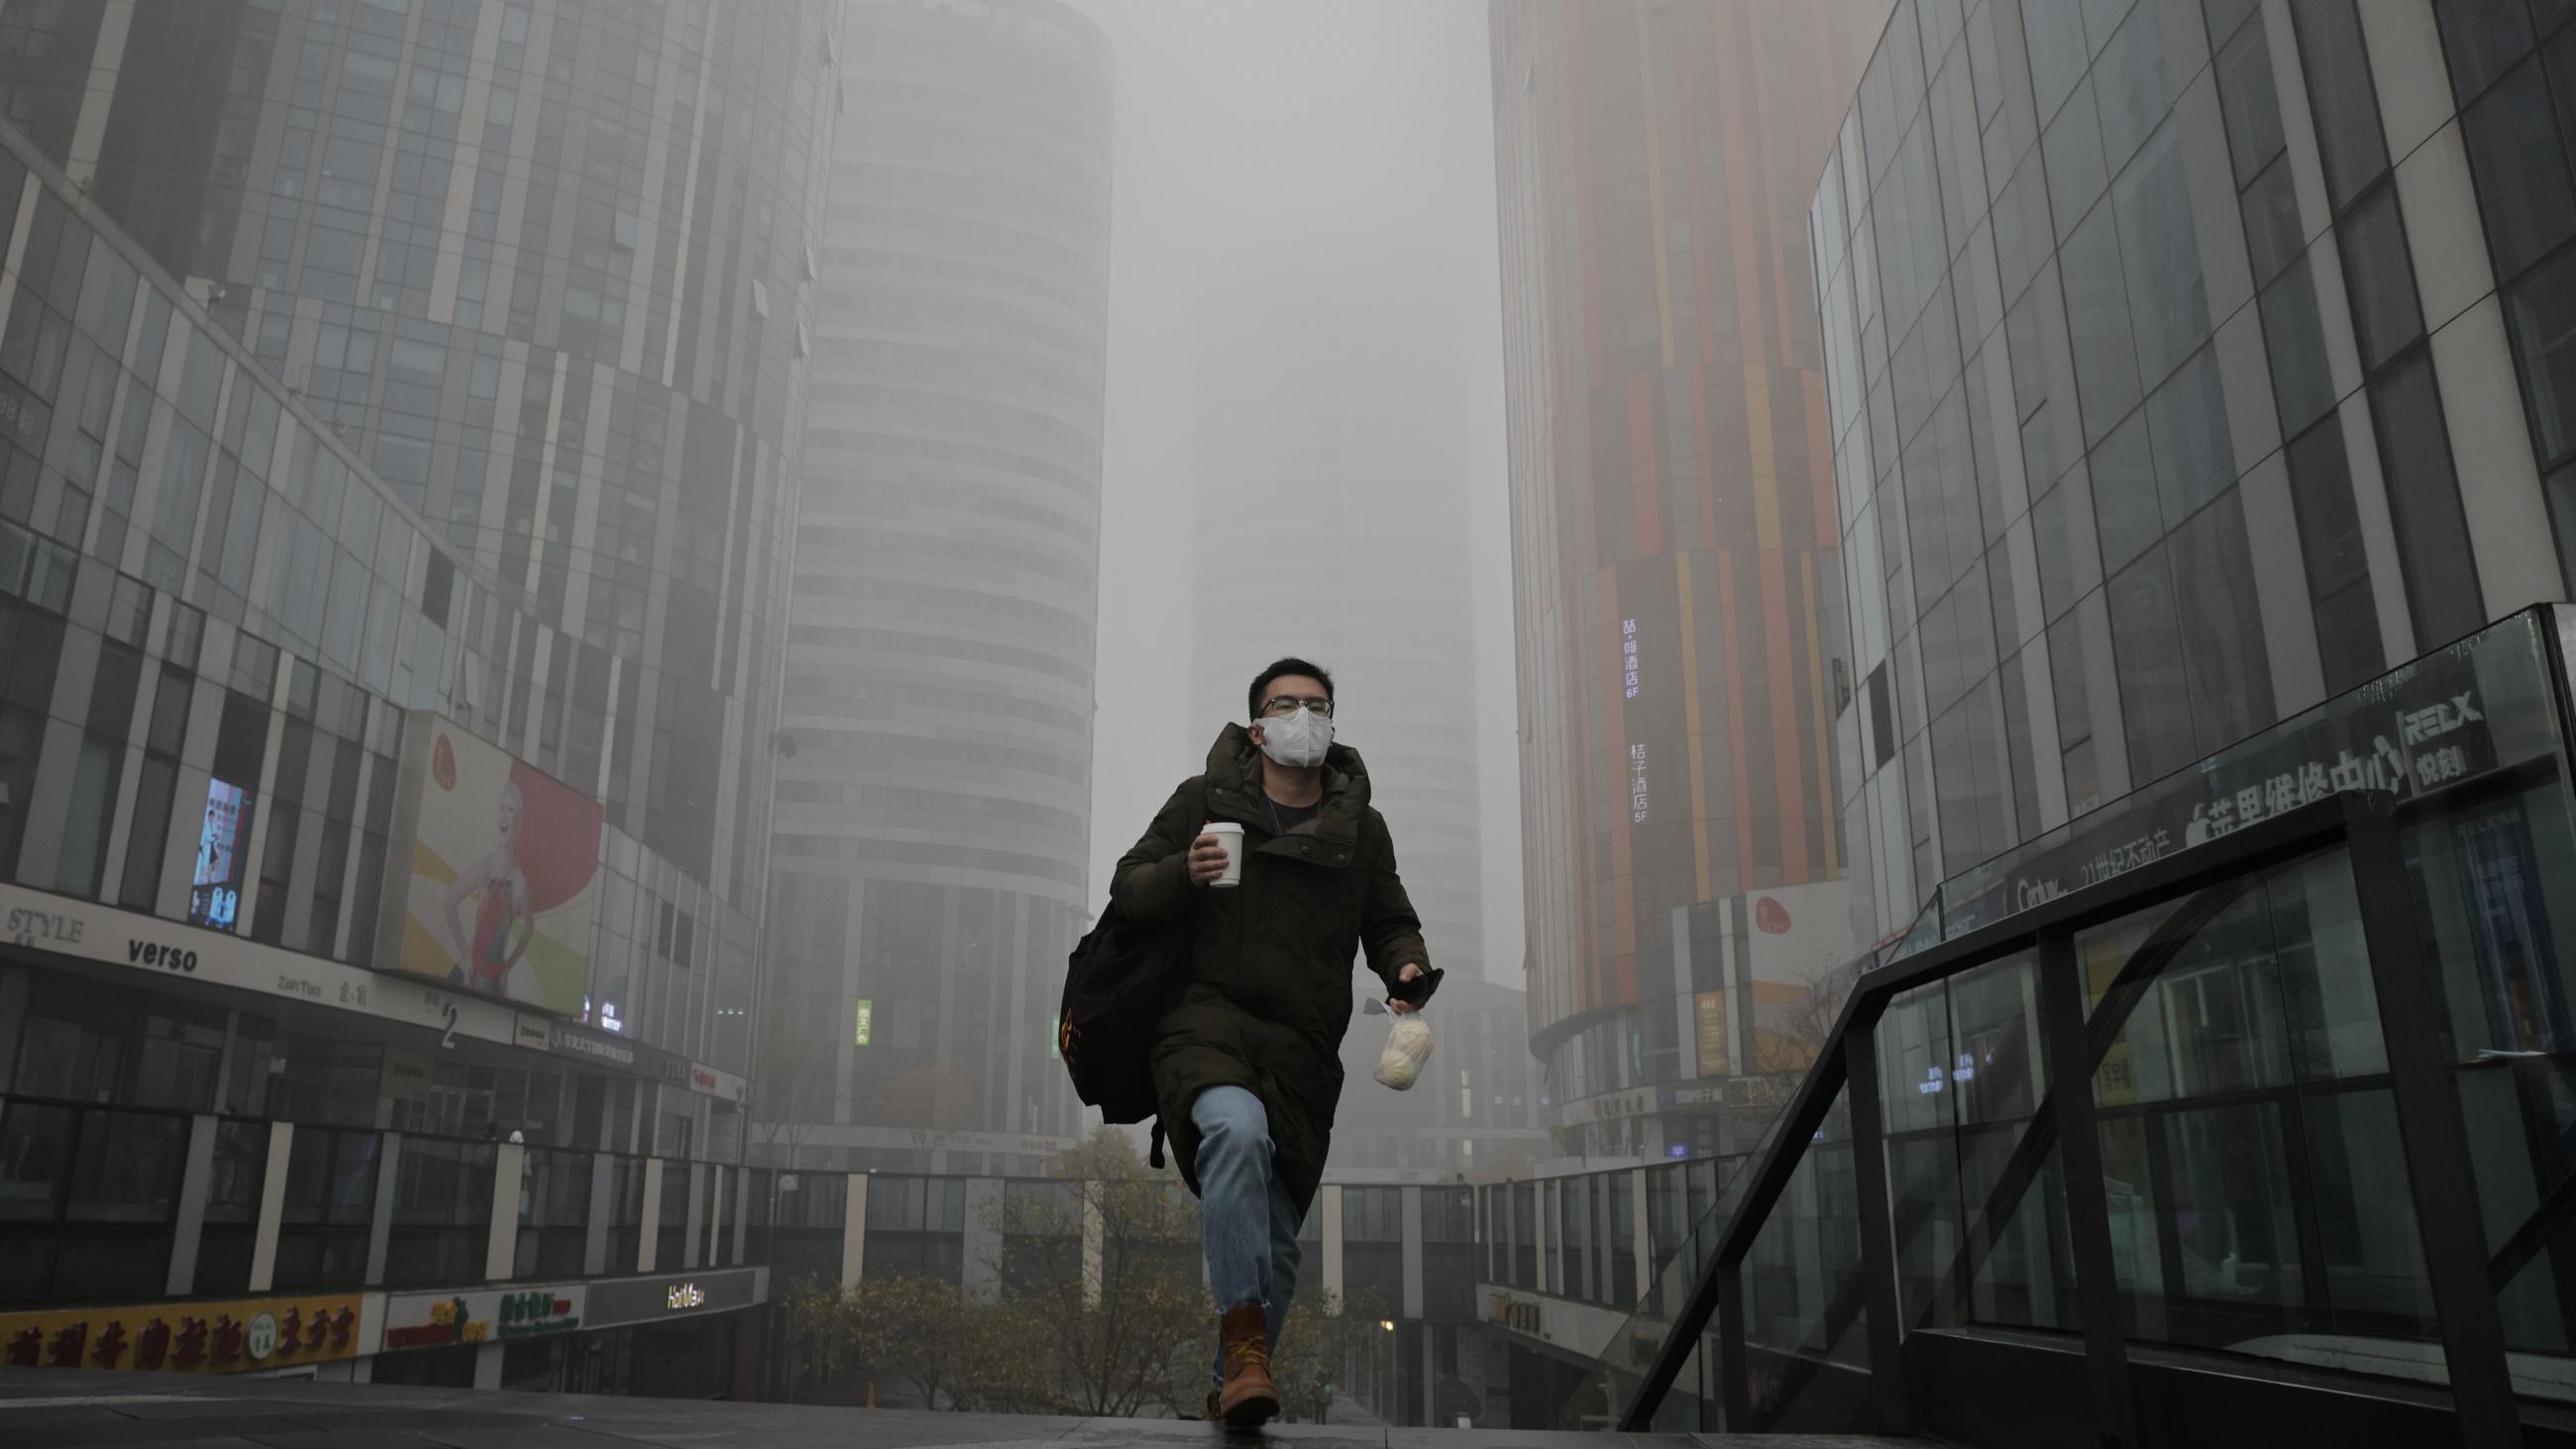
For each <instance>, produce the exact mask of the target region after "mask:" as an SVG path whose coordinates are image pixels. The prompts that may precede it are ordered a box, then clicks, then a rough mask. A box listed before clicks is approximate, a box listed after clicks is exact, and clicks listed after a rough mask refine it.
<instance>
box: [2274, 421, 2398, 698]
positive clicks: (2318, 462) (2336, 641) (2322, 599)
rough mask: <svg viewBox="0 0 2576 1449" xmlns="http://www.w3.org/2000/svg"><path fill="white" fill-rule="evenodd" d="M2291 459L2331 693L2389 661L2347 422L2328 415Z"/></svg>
mask: <svg viewBox="0 0 2576 1449" xmlns="http://www.w3.org/2000/svg"><path fill="white" fill-rule="evenodd" d="M2289 465H2290V503H2291V508H2292V510H2293V511H2294V512H2295V513H2296V514H2297V516H2298V520H2299V541H2300V545H2301V547H2300V552H2301V554H2302V555H2303V556H2304V559H2305V562H2306V566H2307V576H2308V599H2309V602H2310V603H2311V604H2312V605H2313V606H2314V608H2315V611H2316V621H2315V622H2316V631H2317V653H2318V656H2319V658H2320V660H2321V661H2322V663H2323V664H2324V666H2325V683H2326V692H2327V693H2328V694H2341V693H2342V692H2343V691H2345V690H2347V689H2351V688H2353V687H2354V686H2356V685H2359V684H2361V683H2363V682H2364V681H2367V680H2370V679H2373V678H2376V677H2377V676H2378V675H2379V674H2380V672H2381V671H2382V670H2384V669H2385V668H2386V667H2387V653H2386V650H2385V648H2384V646H2383V645H2382V644H2381V642H2380V636H2379V611H2378V609H2377V607H2376V605H2375V604H2374V602H2373V600H2372V597H2371V592H2370V559H2369V557H2368V555H2366V554H2365V553H2364V552H2363V550H2362V542H2361V520H2360V516H2359V513H2358V511H2357V510H2356V509H2355V507H2354V503H2353V495H2352V468H2351V464H2350V462H2349V460H2348V459H2347V457H2346V456H2345V452H2344V442H2343V427H2342V425H2341V424H2340V423H2339V422H2337V421H2336V420H2335V419H2332V418H2329V419H2327V420H2326V421H2325V422H2323V423H2320V424H2318V425H2317V426H2316V427H2314V428H2311V429H2309V430H2308V432H2307V433H2306V434H2305V435H2303V436H2301V437H2299V438H2297V439H2295V440H2293V441H2292V442H2291V444H2290V448H2289Z"/></svg>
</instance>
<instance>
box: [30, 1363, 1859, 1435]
mask: <svg viewBox="0 0 2576 1449" xmlns="http://www.w3.org/2000/svg"><path fill="white" fill-rule="evenodd" d="M1896 1442H1898V1441H1894V1440H1873V1439H1843V1438H1824V1437H1812V1436H1801V1437H1797V1438H1786V1437H1772V1436H1746V1435H1732V1436H1731V1435H1692V1434H1535V1433H1530V1434H1524V1433H1516V1432H1510V1431H1505V1430H1491V1429H1479V1430H1458V1429H1390V1428H1383V1427H1372V1426H1363V1425H1340V1424H1318V1425H1305V1424H1292V1425H1286V1426H1282V1427H1280V1428H1276V1429H1269V1430H1264V1431H1261V1432H1259V1433H1228V1432H1226V1431H1224V1430H1221V1429H1218V1428H1216V1427H1214V1426H1212V1425H1205V1424H1188V1423H1179V1422H1175V1421H1171V1420H1153V1419H1040V1418H1021V1417H1014V1416H1011V1415H1002V1414H934V1413H925V1412H922V1411H919V1410H912V1409H836V1408H819V1407H814V1406H810V1405H802V1404H736V1403H708V1402H704V1401H699V1400H683V1399H610V1398H594V1397H588V1396H584V1395H577V1394H512V1393H476V1392H473V1391H471V1390H465V1389H422V1388H409V1387H403V1386H399V1385H393V1384H326V1383H314V1382H310V1381H300V1380H284V1379H256V1380H246V1379H238V1378H214V1377H205V1378H191V1377H184V1376H181V1375H177V1374H141V1373H108V1372H103V1371H94V1370H74V1369H0V1444H5V1445H7V1446H9V1449H71V1446H76V1445H77V1446H88V1445H173V1446H176V1445H181V1444H184V1445H187V1446H188V1449H254V1446H256V1449H308V1446H309V1449H422V1446H426V1445H437V1446H444V1449H618V1446H619V1445H648V1446H656V1449H732V1446H737V1445H738V1446H742V1449H773V1446H774V1449H806V1446H811V1449H930V1446H935V1445H936V1446H944V1445H982V1446H985V1449H1041V1446H1066V1449H1083V1446H1108V1445H1117V1444H1134V1445H1146V1446H1165V1445H1209V1446H1219V1445H1225V1446H1232V1445H1256V1444H1282V1445H1295V1446H1298V1449H1417V1446H1419V1449H1438V1446H1456V1449H1468V1446H1476V1449H1576V1446H1594V1445H1619V1446H1624V1449H1756V1446H1770V1449H1862V1446H1876V1445H1888V1444H1894V1443H1896Z"/></svg>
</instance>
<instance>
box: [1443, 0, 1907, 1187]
mask: <svg viewBox="0 0 2576 1449" xmlns="http://www.w3.org/2000/svg"><path fill="white" fill-rule="evenodd" d="M1884 14H1885V7H1884V6H1883V5H1876V4H1850V5H1805V4H1792V3H1776V4H1757V3H1749V0H1731V3H1722V4H1709V5H1677V6H1658V5H1639V6H1571V5H1553V4H1540V3H1524V0H1497V3H1496V4H1495V5H1494V7H1493V23H1492V37H1493V39H1492V47H1493V91H1494V117H1495V119H1494V132H1495V148H1496V165H1497V191H1498V198H1499V202H1500V206H1501V212H1502V245H1503V318H1504V342H1505V349H1506V357H1505V370H1506V387H1507V406H1508V413H1509V428H1510V439H1509V448H1510V459H1511V489H1512V520H1513V554H1514V558H1513V574H1514V578H1515V581H1516V584H1517V591H1516V593H1517V602H1516V605H1515V608H1516V612H1517V617H1516V619H1515V629H1516V633H1517V636H1518V641H1519V657H1520V679H1521V689H1520V701H1521V705H1520V719H1519V721H1518V723H1519V728H1520V731H1521V756H1522V765H1521V792H1522V821H1523V847H1522V854H1523V865H1524V880H1525V882H1526V886H1525V890H1526V900H1525V910H1526V913H1527V920H1528V952H1529V961H1528V972H1529V988H1530V1028H1531V1045H1532V1048H1533V1049H1534V1050H1536V1051H1537V1052H1538V1053H1539V1055H1540V1057H1541V1059H1542V1062H1543V1063H1544V1070H1545V1076H1544V1080H1545V1082H1546V1083H1547V1091H1548V1094H1549V1097H1550V1099H1551V1101H1550V1103H1549V1106H1550V1109H1551V1114H1552V1115H1551V1118H1550V1121H1551V1123H1552V1125H1554V1126H1555V1127H1557V1128H1558V1129H1559V1145H1560V1146H1562V1147H1565V1148H1567V1149H1569V1150H1577V1151H1597V1152H1644V1153H1652V1154H1656V1155H1666V1154H1670V1155H1686V1154H1690V1153H1699V1154H1702V1155H1705V1154H1708V1153H1713V1152H1719V1151H1729V1150H1742V1148H1743V1147H1744V1146H1745V1145H1746V1144H1747V1142H1748V1140H1749V1139H1748V1138H1747V1136H1746V1134H1747V1133H1749V1132H1758V1130H1759V1128H1760V1126H1761V1124H1762V1123H1763V1122H1765V1121H1767V1120H1768V1116H1769V1113H1768V1110H1767V1107H1766V1105H1765V1102H1764V1100H1763V1098H1762V1095H1761V1094H1762V1092H1763V1091H1764V1090H1765V1089H1766V1084H1765V1083H1762V1082H1757V1081H1755V1080H1753V1079H1756V1078H1767V1079H1769V1082H1768V1084H1767V1085H1776V1084H1777V1083H1778V1082H1780V1081H1782V1080H1785V1079H1784V1078H1782V1077H1781V1076H1780V1075H1779V1074H1781V1073H1785V1072H1787V1071H1789V1070H1791V1069H1793V1068H1796V1067H1800V1066H1803V1064H1804V1060H1805V1053H1807V1052H1809V1051H1811V1050H1812V1043H1811V1042H1810V1041H1809V1040H1808V1038H1809V1037H1810V1036H1811V1035H1812V1034H1813V1033H1811V1032H1810V1031H1808V1030H1807V1029H1806V1026H1807V1023H1805V1022H1804V1021H1803V1020H1802V1018H1803V1017H1805V1016H1809V1015H1813V1014H1814V1013H1815V1011H1816V1003H1817V1002H1818V1001H1819V1000H1820V999H1821V993H1822V991H1823V990H1824V987H1825V983H1826V980H1827V977H1828V974H1829V973H1830V972H1831V970H1832V969H1833V968H1834V967H1835V966H1837V965H1838V964H1840V963H1841V961H1842V960H1843V959H1844V958H1845V957H1846V956H1848V954H1849V952H1850V950H1851V947H1852V943H1853V935H1854V932H1853V923H1852V918H1851V912H1850V910H1849V903H1848V899H1847V894H1846V890H1845V887H1844V885H1843V883H1842V874H1843V862H1844V840H1843V832H1842V825H1841V821H1840V819H1839V817H1838V814H1837V811H1836V808H1835V806H1836V801H1835V798H1834V791H1833V782H1832V777H1831V760H1832V748H1831V740H1830V726H1831V720H1832V711H1833V707H1834V696H1835V691H1836V686H1837V681H1836V679H1835V676H1834V674H1833V673H1832V670H1831V660H1832V646H1831V640H1832V639H1834V638H1836V637H1838V636H1839V633H1840V624H1839V619H1838V616H1839V612H1840V609H1841V597H1842V586H1841V581H1840V574H1839V570H1840V567H1841V565H1840V562H1839V555H1838V549H1837V544H1838V540H1837V538H1836V535H1835V530H1834V527H1833V521H1834V520H1833V505H1832V491H1831V475H1830V472H1829V466H1830V457H1829V453H1828V450H1827V444H1826V439H1827V432H1826V428H1825V415H1824V410H1823V404H1822V393H1823V378H1822V374H1821V369H1820V357H1819V353H1818V350H1817V337H1816V326H1815V312H1814V308H1813V306H1812V304H1811V302H1810V300H1809V298H1810V297H1811V295H1812V289H1813V281H1812V277H1811V272H1810V267H1809V253H1808V245H1807V239H1806V236H1805V232H1804V226H1803V221H1802V217H1801V215H1800V213H1801V211H1802V210H1803V204H1804V196H1805V193H1806V192H1807V190H1808V182H1807V181H1806V180H1805V179H1804V178H1807V177H1811V176H1813V175H1814V174H1815V173H1816V171H1817V170H1818V168H1819V167H1820V166H1821V165H1822V164H1823V161H1824V157H1825V155H1826V153H1827V151H1828V150H1829V149H1830V147H1831V144H1832V139H1833V123H1834V114H1833V111H1832V109H1831V107H1832V101H1831V100H1830V99H1829V98H1830V97H1835V96H1840V95H1844V94H1847V93H1848V92H1849V89H1850V85H1851V82H1852V80H1853V78H1854V77H1855V76H1857V75H1858V73H1859V67H1860V61H1861V59H1862V57H1863V56H1864V55H1865V54H1866V53H1867V49H1868V44H1869V41H1870V38H1871V37H1872V36H1874V35H1875V34H1876V32H1877V28H1878V21H1879V20H1880V19H1881V18H1882V17H1883V16H1884ZM1647 1088H1654V1089H1657V1090H1640V1089H1647Z"/></svg>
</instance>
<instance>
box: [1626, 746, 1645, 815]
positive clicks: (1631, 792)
mask: <svg viewBox="0 0 2576 1449" xmlns="http://www.w3.org/2000/svg"><path fill="white" fill-rule="evenodd" d="M1628 819H1629V823H1630V824H1633V825H1643V824H1645V823H1646V747H1645V746H1644V745H1630V746H1629V747H1628Z"/></svg>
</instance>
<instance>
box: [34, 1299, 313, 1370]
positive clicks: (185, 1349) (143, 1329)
mask: <svg viewBox="0 0 2576 1449" xmlns="http://www.w3.org/2000/svg"><path fill="white" fill-rule="evenodd" d="M357 1339H358V1295H356V1294H354V1293H342V1294H325V1295H323V1296H320V1297H314V1298H254V1299H246V1300H242V1301H239V1302H226V1303H155V1304H151V1305H148V1306H146V1307H141V1308H75V1309H67V1310H63V1311H59V1312H51V1313H0V1363H5V1364H7V1365H8V1366H9V1367H11V1368H102V1369H110V1368H112V1369H142V1370H144V1371H146V1372H159V1373H182V1374H224V1373H243V1372H247V1371H250V1370H254V1369H277V1368H291V1367H294V1366H296V1365H299V1364H316V1363H328V1362H330V1361H332V1360H335V1359H344V1358H355V1357H356V1356H357V1353H358V1341H357Z"/></svg>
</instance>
